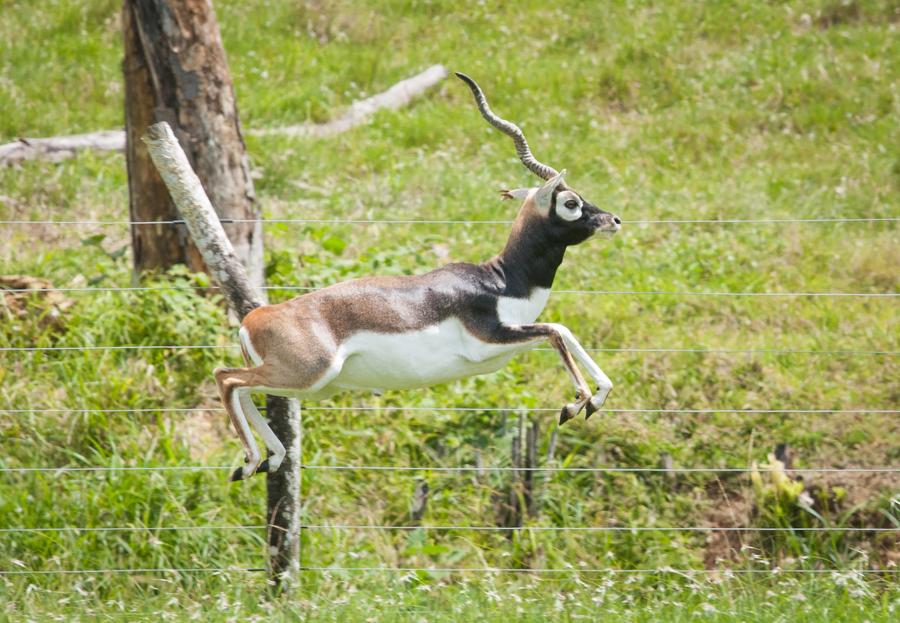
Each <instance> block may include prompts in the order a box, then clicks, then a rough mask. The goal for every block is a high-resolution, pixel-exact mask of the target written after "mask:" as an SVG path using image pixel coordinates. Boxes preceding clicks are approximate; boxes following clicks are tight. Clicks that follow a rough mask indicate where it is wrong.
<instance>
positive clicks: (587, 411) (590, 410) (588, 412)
mask: <svg viewBox="0 0 900 623" xmlns="http://www.w3.org/2000/svg"><path fill="white" fill-rule="evenodd" d="M597 411H599V409H597V408H595V407H594V405H592V404H591V401H590V400H588V403H587V405H586V406H585V408H584V419H585V421H587V420H589V419H591V416H592V415H594V414H595V413H596V412H597Z"/></svg>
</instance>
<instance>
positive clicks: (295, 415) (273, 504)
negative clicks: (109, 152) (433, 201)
mask: <svg viewBox="0 0 900 623" xmlns="http://www.w3.org/2000/svg"><path fill="white" fill-rule="evenodd" d="M143 141H144V142H145V143H146V144H147V150H148V153H149V155H150V157H151V158H152V160H153V163H154V164H155V165H156V168H157V169H158V170H159V173H160V175H161V177H162V180H163V181H164V183H165V185H166V187H168V190H169V192H170V193H171V196H172V199H173V200H174V202H175V205H176V206H177V208H178V212H179V213H180V216H179V217H176V218H183V219H184V221H185V224H186V225H187V229H188V231H189V232H190V235H191V238H193V240H194V243H195V244H196V246H197V249H198V252H199V253H200V254H201V256H202V257H203V260H204V261H205V262H206V265H207V266H208V267H209V270H210V273H211V274H212V276H213V278H214V279H215V280H216V282H218V284H219V285H220V286H221V288H222V291H223V292H224V294H225V297H226V299H227V300H228V303H229V305H230V306H231V308H232V309H233V310H234V311H235V313H236V314H237V315H238V316H239V317H240V318H243V317H244V316H245V315H246V314H248V313H249V312H250V311H251V310H252V309H254V308H256V307H259V306H260V305H261V304H263V298H262V296H261V292H260V290H258V289H257V288H256V287H254V285H253V284H252V283H251V282H250V280H249V279H248V278H247V274H246V272H245V271H244V267H243V266H242V265H241V263H240V262H239V261H238V258H237V256H236V255H235V252H234V249H233V248H232V246H231V243H230V242H229V241H228V238H227V237H226V236H225V231H224V229H223V228H222V224H221V223H220V222H219V219H218V217H217V216H216V213H215V210H213V207H212V204H211V203H210V201H209V198H208V197H207V196H206V193H204V192H203V187H202V185H201V184H200V179H199V178H198V177H197V175H196V174H195V173H194V171H193V170H192V169H191V166H190V163H189V162H188V159H187V156H186V155H185V153H184V151H183V150H182V149H181V146H180V145H179V144H178V141H177V140H176V138H175V135H174V134H173V133H172V129H171V128H170V127H169V124H167V123H165V122H162V123H157V124H155V125H153V126H151V127H150V128H149V129H148V130H147V134H146V136H144V137H143ZM266 410H267V411H266V412H267V415H268V419H269V422H270V424H271V426H272V430H273V431H274V433H275V434H276V435H278V437H279V438H280V439H281V441H282V443H284V446H285V448H286V450H287V455H286V456H285V458H284V462H283V463H282V464H281V467H280V468H279V469H278V471H277V472H275V473H269V474H267V475H266V478H267V481H266V490H267V492H268V513H267V516H268V517H269V572H270V574H271V578H272V579H273V580H274V581H275V583H276V585H277V586H280V587H285V586H289V585H290V584H291V583H292V582H293V581H294V579H295V578H296V577H297V575H298V572H299V570H300V473H301V472H300V470H301V456H300V443H301V428H300V406H299V404H298V403H297V401H296V400H288V399H285V398H278V397H275V396H268V397H267V401H266Z"/></svg>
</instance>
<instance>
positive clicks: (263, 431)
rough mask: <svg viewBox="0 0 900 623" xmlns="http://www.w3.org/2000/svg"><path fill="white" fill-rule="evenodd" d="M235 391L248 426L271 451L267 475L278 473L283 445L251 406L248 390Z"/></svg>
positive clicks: (239, 389)
mask: <svg viewBox="0 0 900 623" xmlns="http://www.w3.org/2000/svg"><path fill="white" fill-rule="evenodd" d="M235 391H236V392H237V393H238V396H239V400H240V401H241V406H242V407H243V408H244V413H246V414H247V417H248V418H249V419H250V424H251V425H252V426H253V428H254V430H256V432H257V433H259V436H260V437H262V440H263V443H265V444H266V447H267V448H268V449H269V450H271V451H272V456H271V457H270V458H269V473H272V472H276V471H278V468H279V467H280V466H281V462H282V461H283V460H284V454H285V450H284V445H283V444H282V443H281V440H280V439H278V437H277V436H276V435H275V433H273V432H272V429H271V428H269V423H268V422H266V420H265V418H263V416H262V414H261V413H260V412H259V409H257V408H256V405H255V404H253V399H252V398H251V397H250V389H249V388H246V387H241V388H238V389H237V390H235Z"/></svg>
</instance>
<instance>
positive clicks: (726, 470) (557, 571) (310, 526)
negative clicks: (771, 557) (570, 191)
mask: <svg viewBox="0 0 900 623" xmlns="http://www.w3.org/2000/svg"><path fill="white" fill-rule="evenodd" d="M252 221H253V220H251V219H247V220H234V221H221V222H222V223H223V224H226V225H227V224H228V223H229V222H234V223H238V222H240V223H245V222H252ZM898 221H900V217H861V218H857V217H827V218H774V219H677V220H638V221H631V222H630V223H631V224H640V225H669V226H689V225H695V226H712V225H756V226H762V225H777V224H785V223H795V224H806V225H814V224H836V223H840V224H853V223H891V222H898ZM263 222H266V223H273V224H274V223H281V224H300V225H302V224H349V225H414V226H434V225H449V226H455V225H460V226H471V225H508V224H509V223H510V222H511V221H506V220H446V219H444V220H432V219H299V218H276V219H264V221H263ZM184 224H185V221H182V220H172V221H152V222H130V221H118V220H0V226H9V227H14V226H60V227H63V226H65V227H70V226H120V225H127V226H156V227H158V226H161V225H169V226H178V225H184ZM198 288H199V286H198V287H193V286H147V287H115V286H114V287H99V286H89V287H59V288H55V287H39V288H5V289H2V290H0V293H2V292H6V293H11V294H29V293H42V292H71V293H76V292H77V293H91V294H96V293H101V292H106V293H117V294H123V295H127V294H129V293H134V292H160V291H166V290H196V289H198ZM202 289H205V290H209V289H219V287H218V286H204V287H203V288H202ZM266 289H267V290H276V291H277V290H281V291H308V290H314V289H316V288H314V287H310V286H268V287H267V288H266ZM554 293H555V294H565V295H577V296H591V295H612V296H698V297H806V298H835V299H847V298H870V299H876V300H878V299H881V300H893V299H895V298H897V297H900V293H896V292H778V291H763V292H709V291H613V290H587V289H585V290H554ZM237 348H239V346H238V345H236V344H226V345H217V344H125V345H116V344H109V345H93V344H84V345H73V346H25V347H18V346H16V347H2V348H0V352H4V353H36V352H41V353H44V352H46V353H60V354H64V353H66V352H71V353H82V352H94V351H145V350H151V351H152V350H169V351H175V350H211V349H215V350H227V349H237ZM535 350H545V351H546V350H550V349H535ZM586 350H587V351H589V352H603V353H633V354H646V353H701V354H773V355H806V356H829V357H883V358H887V357H896V356H897V355H900V351H896V350H877V349H870V350H863V349H846V350H843V349H840V350H834V349H832V350H828V349H822V350H817V349H779V348H642V347H640V348H639V347H633V348H629V347H623V348H599V347H595V348H587V349H586ZM388 409H397V410H403V411H413V412H415V411H423V412H425V411H427V412H489V411H492V412H509V411H519V412H522V411H527V412H540V413H544V412H548V413H549V412H552V413H557V412H558V409H557V408H528V409H521V408H519V407H510V406H508V407H498V406H491V407H485V406H472V407H411V406H406V407H404V406H398V407H390V406H364V405H359V406H345V407H331V406H329V407H316V406H305V407H304V410H306V411H312V412H316V411H346V412H364V411H376V410H388ZM211 411H221V412H224V409H221V408H198V407H161V408H106V409H89V408H85V409H77V408H22V409H14V408H5V409H0V413H3V414H10V415H15V414H40V413H48V414H49V413H56V414H76V413H82V414H86V413H104V414H113V413H118V414H132V413H190V412H211ZM604 411H605V412H608V413H623V414H624V413H644V414H709V413H731V414H808V415H824V414H844V415H849V414H900V409H890V408H884V409H878V408H875V409H868V408H859V409H827V408H805V409H782V408H773V409H766V408H755V409H750V408H748V409H732V408H721V409H714V408H710V409H689V408H672V409H647V408H630V409H629V408H616V409H604ZM0 460H2V459H0ZM300 463H301V468H302V470H304V471H331V472H348V471H367V472H410V473H415V472H439V473H441V472H443V473H465V472H478V473H484V472H500V473H503V472H511V473H523V472H525V473H529V472H561V473H595V474H603V473H626V474H627V473H633V474H644V473H659V474H678V473H682V474H684V473H709V474H748V473H750V472H751V471H754V470H755V471H758V472H761V473H765V472H767V471H771V470H773V469H774V468H772V467H769V466H765V465H763V466H759V467H756V466H753V467H709V466H697V467H615V466H613V467H571V466H546V467H518V466H482V465H477V466H470V465H464V466H424V465H411V466H394V465H366V464H362V465H326V464H304V463H303V459H302V445H301V454H300ZM232 469H233V466H221V465H212V466H210V465H169V466H166V465H138V466H110V465H81V466H40V467H6V466H2V467H0V476H4V475H8V474H9V475H11V474H29V473H51V474H54V475H58V476H64V475H69V474H82V475H88V474H103V473H111V472H141V473H158V472H199V471H223V472H228V471H231V470H232ZM778 471H781V472H784V473H790V474H799V475H802V474H814V473H857V474H878V473H880V474H900V467H895V466H889V465H888V466H853V467H851V466H848V467H809V468H790V467H787V468H779V469H778ZM300 493H301V495H302V489H301V492H300ZM272 528H273V526H272V524H253V525H180V526H171V525H162V526H143V527H142V526H115V525H114V526H45V527H27V526H4V527H0V534H18V533H21V534H28V533H73V534H83V533H104V532H110V533H116V532H122V533H136V532H157V531H161V532H179V531H183V532H188V531H192V532H196V531H218V532H234V531H263V530H271V529H272ZM300 528H301V529H302V530H310V531H327V530H332V531H336V530H341V531H351V530H356V531H382V532H385V531H411V530H424V531H470V532H501V531H508V530H509V528H508V527H503V526H484V525H420V524H417V525H381V524H369V523H364V524H328V523H305V524H301V525H300ZM517 529H518V530H522V531H525V532H528V531H532V532H552V533H563V532H581V533H619V532H621V533H650V532H674V533H713V532H731V533H778V532H791V533H848V532H864V533H872V534H875V533H891V532H893V533H900V527H860V526H842V527H834V526H813V527H809V526H805V527H791V526H787V527H751V526H637V525H633V526H632V525H629V526H622V525H605V526H585V525H576V526H558V525H555V526H522V527H519V528H517ZM301 556H302V554H301ZM267 570H268V569H267V567H257V566H247V567H197V566H193V567H151V568H140V567H135V568H103V569H11V568H7V569H0V576H17V575H19V576H22V575H79V574H82V575H91V574H106V573H110V574H139V573H140V574H142V573H197V574H200V573H210V574H221V573H240V572H263V571H267ZM299 570H300V571H304V572H317V573H331V572H371V573H415V572H446V573H516V574H521V573H526V574H546V575H564V574H610V575H616V574H620V575H635V574H680V575H685V576H693V575H701V574H721V575H725V576H727V575H732V574H733V575H742V574H779V573H790V574H841V573H847V572H848V570H841V569H817V568H780V567H777V566H773V567H771V568H767V569H728V568H725V569H698V568H678V569H676V568H668V567H656V568H644V569H637V568H635V569H622V568H615V567H603V568H599V567H594V568H592V567H583V566H579V565H575V564H573V565H570V566H568V567H564V568H519V567H492V566H482V567H413V566H395V567H385V566H327V567H323V566H311V565H305V564H304V563H303V560H302V557H301V558H300V560H299ZM898 571H900V570H898V569H897V568H882V569H854V570H852V573H861V574H879V575H886V574H896V573H898Z"/></svg>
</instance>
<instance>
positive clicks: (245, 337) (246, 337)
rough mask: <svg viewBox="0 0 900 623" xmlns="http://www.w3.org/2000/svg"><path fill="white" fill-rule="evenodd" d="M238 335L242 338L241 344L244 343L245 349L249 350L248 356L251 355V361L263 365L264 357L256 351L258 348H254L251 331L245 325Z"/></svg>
mask: <svg viewBox="0 0 900 623" xmlns="http://www.w3.org/2000/svg"><path fill="white" fill-rule="evenodd" d="M238 337H239V338H240V340H241V345H243V347H244V350H245V351H247V356H249V357H250V361H252V362H253V365H256V366H261V365H262V362H263V360H262V357H260V356H259V353H258V352H256V349H255V348H253V344H252V343H251V342H250V332H249V331H247V329H245V328H244V327H241V328H240V330H239V331H238Z"/></svg>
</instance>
